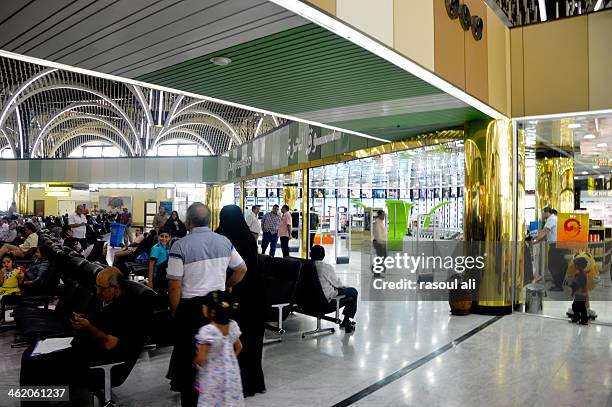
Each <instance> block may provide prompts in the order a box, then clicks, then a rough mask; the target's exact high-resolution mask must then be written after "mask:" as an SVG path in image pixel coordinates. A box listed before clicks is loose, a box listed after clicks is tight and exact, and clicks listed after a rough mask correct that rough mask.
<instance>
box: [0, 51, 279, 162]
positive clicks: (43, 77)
mask: <svg viewBox="0 0 612 407" xmlns="http://www.w3.org/2000/svg"><path fill="white" fill-rule="evenodd" d="M286 122H287V120H285V119H281V118H277V117H272V116H264V115H263V114H261V113H258V112H254V111H251V110H248V109H242V108H238V107H233V106H227V105H224V104H221V103H217V102H211V101H208V100H202V99H196V98H193V97H185V96H183V95H180V94H175V93H169V92H163V91H159V90H157V89H152V88H147V87H144V86H136V85H132V84H127V83H123V82H120V81H114V80H109V79H103V78H99V77H93V76H88V75H84V74H81V73H76V72H72V71H67V70H62V69H55V68H46V67H44V66H41V65H37V64H34V63H30V62H25V61H20V60H15V59H11V58H7V57H0V150H3V149H6V148H8V149H10V150H11V151H12V152H13V157H14V158H23V159H26V158H61V157H67V156H68V155H69V154H70V152H71V151H73V150H74V149H76V148H78V147H79V146H81V145H83V144H85V143H90V142H92V141H101V142H104V143H107V144H112V145H114V146H116V147H117V148H118V149H119V150H120V151H121V153H122V154H124V155H126V156H146V155H147V154H149V153H150V152H152V151H154V150H153V149H154V148H155V147H156V146H158V145H160V144H163V143H165V142H169V141H171V140H172V141H176V140H181V141H186V142H190V143H195V144H198V145H200V146H202V147H204V149H205V150H206V151H209V152H210V154H211V155H218V154H222V153H224V152H226V151H228V150H229V149H230V148H232V146H235V145H239V144H241V143H244V142H246V141H248V140H250V139H252V138H253V137H256V136H258V135H261V134H263V133H265V132H267V131H270V130H272V129H274V128H276V127H278V126H281V125H283V124H285V123H286ZM149 155H150V154H149Z"/></svg>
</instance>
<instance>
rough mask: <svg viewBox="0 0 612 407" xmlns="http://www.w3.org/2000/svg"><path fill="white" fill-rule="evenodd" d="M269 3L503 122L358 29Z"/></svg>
mask: <svg viewBox="0 0 612 407" xmlns="http://www.w3.org/2000/svg"><path fill="white" fill-rule="evenodd" d="M270 1H271V2H272V3H275V4H277V5H278V6H281V7H283V8H285V9H287V10H289V11H291V12H293V13H295V14H298V15H299V16H302V17H304V18H305V19H307V20H310V21H312V22H313V23H315V24H318V25H320V26H321V27H323V28H325V29H327V30H329V31H331V32H333V33H335V34H337V35H339V36H341V37H342V38H346V39H347V40H349V41H351V42H352V43H353V44H355V45H358V46H360V47H361V48H364V49H366V50H368V51H370V52H371V53H373V54H375V55H378V56H379V57H381V58H383V59H385V60H387V61H388V62H390V63H392V64H394V65H396V66H398V67H399V68H402V69H403V70H405V71H408V72H409V73H411V74H413V75H414V76H416V77H418V78H420V79H422V80H424V81H425V82H427V83H429V84H430V85H433V86H435V87H436V88H438V89H440V90H442V91H444V92H446V93H448V94H449V95H452V96H454V97H456V98H457V99H459V100H461V101H463V102H465V103H467V104H468V105H470V106H472V107H474V108H476V109H478V110H480V111H481V112H482V113H484V114H486V115H488V116H490V117H492V118H494V119H507V118H508V117H506V116H505V115H503V114H502V113H500V112H498V111H497V110H495V109H493V108H492V107H491V106H489V105H487V104H486V103H483V102H481V101H480V100H478V99H476V98H475V97H473V96H472V95H469V94H467V93H466V92H464V91H463V90H461V89H459V88H457V87H455V86H454V85H452V84H450V83H449V82H447V81H445V80H444V79H442V78H440V77H438V76H437V75H435V74H433V73H431V72H430V71H429V70H427V69H425V68H423V67H422V66H420V65H419V64H417V63H415V62H413V61H411V60H409V59H408V58H406V57H404V56H402V55H400V54H398V53H397V52H395V51H394V50H393V49H391V48H389V47H387V46H386V45H383V44H381V43H380V42H378V41H376V40H374V39H372V38H370V37H368V36H367V35H365V34H362V33H361V32H359V31H358V30H356V29H354V28H352V27H350V26H348V25H347V24H345V23H343V22H341V21H339V20H336V19H335V18H333V17H330V16H329V15H327V14H325V13H323V12H322V11H319V10H317V9H315V8H314V7H311V6H309V5H307V4H306V3H304V2H302V1H300V0H270Z"/></svg>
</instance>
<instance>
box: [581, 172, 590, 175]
mask: <svg viewBox="0 0 612 407" xmlns="http://www.w3.org/2000/svg"><path fill="white" fill-rule="evenodd" d="M581 174H582V175H589V172H588V171H582V172H581Z"/></svg>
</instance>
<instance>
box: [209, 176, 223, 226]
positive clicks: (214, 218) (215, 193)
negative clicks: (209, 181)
mask: <svg viewBox="0 0 612 407" xmlns="http://www.w3.org/2000/svg"><path fill="white" fill-rule="evenodd" d="M221 194H222V187H221V185H208V186H207V188H206V205H207V206H208V208H209V209H210V228H211V229H212V230H215V229H216V228H217V226H219V212H220V211H221Z"/></svg>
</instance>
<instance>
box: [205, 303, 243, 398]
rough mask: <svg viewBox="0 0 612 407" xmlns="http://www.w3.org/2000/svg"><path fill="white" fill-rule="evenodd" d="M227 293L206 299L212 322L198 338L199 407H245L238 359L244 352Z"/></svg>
mask: <svg viewBox="0 0 612 407" xmlns="http://www.w3.org/2000/svg"><path fill="white" fill-rule="evenodd" d="M237 306H238V305H237V304H235V303H232V302H231V300H230V299H229V296H228V295H227V294H226V293H225V292H223V291H214V292H212V293H209V294H208V295H207V296H206V300H205V302H204V305H203V307H202V308H203V312H204V316H205V317H206V318H208V319H209V320H210V321H211V322H210V323H209V324H208V325H204V326H203V327H202V328H200V330H199V331H198V334H197V335H196V337H195V339H196V345H197V348H198V352H197V355H196V357H195V358H194V363H195V365H196V367H197V368H198V375H197V377H198V382H197V387H198V391H199V393H200V396H199V397H198V407H237V406H244V399H243V396H242V382H241V380H240V368H239V367H238V360H237V359H236V356H237V355H238V354H239V353H240V351H241V350H242V343H241V342H240V339H238V338H239V337H240V328H239V327H238V324H237V323H236V321H233V320H231V319H230V315H231V313H232V312H233V311H234V310H235V309H236V308H237Z"/></svg>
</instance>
